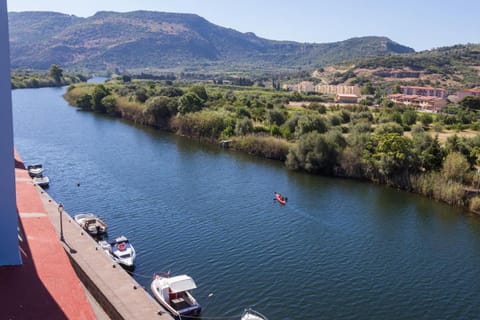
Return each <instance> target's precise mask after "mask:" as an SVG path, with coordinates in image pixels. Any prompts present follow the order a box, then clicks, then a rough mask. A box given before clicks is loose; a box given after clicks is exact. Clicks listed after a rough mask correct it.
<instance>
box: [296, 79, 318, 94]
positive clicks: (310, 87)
mask: <svg viewBox="0 0 480 320" xmlns="http://www.w3.org/2000/svg"><path fill="white" fill-rule="evenodd" d="M297 91H300V92H314V91H315V85H314V84H313V82H311V81H302V82H300V83H299V84H298V89H297Z"/></svg>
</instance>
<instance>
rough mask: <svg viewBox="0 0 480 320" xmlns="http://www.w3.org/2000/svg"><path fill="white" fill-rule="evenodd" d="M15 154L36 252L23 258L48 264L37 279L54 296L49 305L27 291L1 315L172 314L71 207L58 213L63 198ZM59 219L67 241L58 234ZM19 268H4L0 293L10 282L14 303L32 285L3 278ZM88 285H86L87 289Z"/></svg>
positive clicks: (20, 197) (27, 232) (24, 215)
mask: <svg viewBox="0 0 480 320" xmlns="http://www.w3.org/2000/svg"><path fill="white" fill-rule="evenodd" d="M16 158H17V159H16V169H15V173H16V185H17V205H18V208H19V216H20V220H21V224H22V226H23V228H22V229H23V231H24V237H25V238H26V239H28V245H29V247H30V248H32V250H31V251H35V252H36V253H35V254H33V255H31V256H32V261H30V260H29V261H25V260H26V258H28V255H27V254H24V256H23V257H22V258H23V260H24V265H25V264H26V263H27V262H28V263H31V264H32V267H33V268H30V269H36V270H37V271H39V270H40V269H42V268H44V269H45V267H44V265H46V266H47V267H48V268H47V269H46V271H45V275H44V276H43V275H42V276H40V275H39V276H38V278H39V279H38V281H37V282H38V287H47V291H48V292H47V294H46V295H45V296H47V298H49V299H50V300H52V302H51V306H48V305H45V301H47V300H45V299H44V301H41V300H42V297H41V296H38V297H37V298H36V297H35V295H28V297H29V298H28V299H30V300H31V301H30V302H29V301H24V302H22V301H20V302H19V303H18V304H17V306H16V307H15V308H12V309H13V310H11V312H9V313H4V312H2V311H1V310H0V315H2V314H3V315H6V316H7V317H6V319H30V318H41V319H160V320H169V319H173V318H172V317H171V316H170V314H168V313H167V312H166V311H165V310H164V309H163V307H162V306H160V305H159V304H158V303H157V302H156V301H155V300H154V299H153V298H152V297H151V296H150V295H149V294H148V292H147V291H146V290H145V289H144V288H142V287H141V286H140V285H139V284H138V283H137V282H136V281H135V280H134V279H133V278H132V277H131V276H130V275H129V274H128V273H127V272H126V271H125V270H123V269H122V268H121V266H120V265H118V264H117V263H116V262H114V261H113V260H112V259H111V257H109V256H108V255H107V254H106V253H105V252H104V251H103V250H102V249H101V247H100V246H99V245H98V244H97V242H96V241H95V240H94V239H93V238H91V237H90V236H89V235H88V234H87V233H86V232H85V231H84V230H83V229H82V228H81V227H80V226H79V225H78V224H77V223H76V222H75V221H74V220H73V218H72V217H71V216H70V215H69V214H68V212H67V211H68V208H65V209H66V210H65V211H63V212H62V213H61V214H60V211H59V204H58V203H57V202H55V201H54V200H53V199H52V198H51V197H50V196H49V195H48V194H47V192H45V191H44V190H43V189H41V188H40V187H38V186H35V185H34V184H33V181H32V179H31V178H30V177H29V176H28V173H27V172H26V170H25V167H24V166H23V163H22V161H21V159H20V157H19V156H18V154H17V155H16ZM60 219H62V220H61V221H62V231H63V238H64V241H63V242H61V241H60V240H59V239H60ZM32 223H36V224H35V225H33V224H32ZM39 223H41V225H40V224H39ZM47 244H48V246H47ZM55 246H57V250H55V248H54V247H55ZM50 247H52V248H53V249H52V248H50ZM58 248H63V249H64V250H61V249H60V250H58ZM33 249H35V250H33ZM139 254H141V253H139ZM72 267H73V268H72ZM15 268H17V269H16V270H17V272H18V270H20V269H19V268H23V266H22V267H9V268H7V269H5V268H0V277H1V278H2V281H0V282H1V284H0V289H1V291H2V293H1V294H0V298H3V296H4V295H5V296H8V290H7V289H8V288H11V289H12V290H14V291H15V290H17V291H18V293H19V294H18V295H17V296H15V297H13V298H12V299H11V300H12V303H13V304H15V303H16V301H15V300H16V299H17V300H18V299H20V298H19V297H20V296H21V295H22V294H23V293H22V292H20V291H21V290H28V289H29V288H28V287H27V285H25V286H26V287H25V288H23V289H22V286H17V288H15V283H16V280H15V279H13V278H12V279H9V280H10V281H8V282H5V281H3V279H4V276H5V275H7V274H9V275H13V276H15V274H14V273H12V271H11V270H15ZM24 269H25V268H24ZM65 270H66V271H65ZM73 270H74V271H75V272H73ZM26 271H27V273H30V271H29V270H26ZM38 273H39V272H38ZM75 273H76V274H75ZM19 276H21V275H18V276H16V277H19ZM79 280H80V281H81V283H80V281H79ZM50 288H52V289H50ZM84 288H86V289H87V290H88V293H87V294H85V291H84ZM92 297H93V299H94V300H93V299H92ZM35 299H36V300H39V301H38V303H37V304H38V307H34V306H33V305H32V303H34V302H35ZM50 300H48V301H50ZM7 301H8V300H7ZM3 302H4V300H2V305H4V303H3ZM17 302H18V301H17ZM22 303H23V304H25V305H23V304H22ZM42 303H43V307H42ZM99 306H100V307H101V308H100V307H99ZM29 308H30V310H29V311H28V312H30V313H25V314H22V312H23V311H22V310H24V309H26V310H28V309H29ZM40 311H41V312H40ZM32 312H33V313H32ZM34 312H37V313H36V317H29V316H28V315H29V314H31V315H33V314H35V313H34ZM42 312H44V313H42ZM42 314H43V315H44V316H41V315H42Z"/></svg>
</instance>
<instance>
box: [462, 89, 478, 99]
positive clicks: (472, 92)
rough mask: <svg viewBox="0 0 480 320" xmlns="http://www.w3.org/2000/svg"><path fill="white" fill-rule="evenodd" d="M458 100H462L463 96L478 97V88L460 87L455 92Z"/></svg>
mask: <svg viewBox="0 0 480 320" xmlns="http://www.w3.org/2000/svg"><path fill="white" fill-rule="evenodd" d="M457 97H458V100H463V99H464V98H465V97H480V88H474V89H462V90H460V91H458V92H457Z"/></svg>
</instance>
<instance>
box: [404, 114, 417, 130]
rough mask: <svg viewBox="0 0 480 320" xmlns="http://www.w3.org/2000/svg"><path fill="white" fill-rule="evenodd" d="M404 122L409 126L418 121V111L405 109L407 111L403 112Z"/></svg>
mask: <svg viewBox="0 0 480 320" xmlns="http://www.w3.org/2000/svg"><path fill="white" fill-rule="evenodd" d="M402 122H403V124H406V125H407V126H411V125H412V124H414V123H415V122H417V113H416V112H415V111H413V110H405V112H404V113H403V114H402Z"/></svg>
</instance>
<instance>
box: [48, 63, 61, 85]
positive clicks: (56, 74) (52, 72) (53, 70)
mask: <svg viewBox="0 0 480 320" xmlns="http://www.w3.org/2000/svg"><path fill="white" fill-rule="evenodd" d="M48 75H49V76H50V77H52V78H53V80H55V83H60V82H61V81H62V77H63V69H62V68H61V67H60V66H59V65H56V64H52V65H51V66H50V68H49V69H48Z"/></svg>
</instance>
